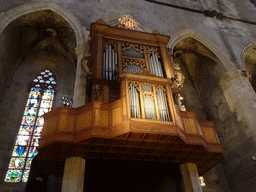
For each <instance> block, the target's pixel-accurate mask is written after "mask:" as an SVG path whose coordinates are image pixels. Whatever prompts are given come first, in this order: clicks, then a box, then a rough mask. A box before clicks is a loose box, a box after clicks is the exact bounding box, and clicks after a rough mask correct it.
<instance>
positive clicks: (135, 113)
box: [129, 85, 140, 118]
mask: <svg viewBox="0 0 256 192" xmlns="http://www.w3.org/2000/svg"><path fill="white" fill-rule="evenodd" d="M129 98H130V109H131V117H132V118H139V117H140V101H139V93H138V91H137V89H136V87H135V85H131V86H130V89H129Z"/></svg>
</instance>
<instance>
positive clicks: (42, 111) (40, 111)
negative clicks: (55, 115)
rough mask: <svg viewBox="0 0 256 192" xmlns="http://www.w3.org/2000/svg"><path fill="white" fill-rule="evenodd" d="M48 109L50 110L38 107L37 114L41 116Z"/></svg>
mask: <svg viewBox="0 0 256 192" xmlns="http://www.w3.org/2000/svg"><path fill="white" fill-rule="evenodd" d="M49 111H51V109H49V108H48V109H44V108H40V110H39V113H38V116H40V117H41V116H43V115H44V114H45V113H48V112H49Z"/></svg>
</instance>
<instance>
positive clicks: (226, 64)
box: [168, 29, 235, 72]
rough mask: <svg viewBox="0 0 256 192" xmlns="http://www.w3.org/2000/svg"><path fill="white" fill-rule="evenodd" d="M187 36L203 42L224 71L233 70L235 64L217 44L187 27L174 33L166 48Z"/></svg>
mask: <svg viewBox="0 0 256 192" xmlns="http://www.w3.org/2000/svg"><path fill="white" fill-rule="evenodd" d="M187 37H191V38H193V39H195V40H196V41H198V42H200V43H201V44H203V45H204V46H205V47H207V48H208V49H209V50H210V51H211V52H212V53H213V54H214V55H215V56H216V57H217V58H218V59H219V61H220V62H219V63H218V65H220V67H221V68H222V69H224V71H225V72H227V71H234V70H235V68H234V66H235V65H234V64H233V63H232V62H231V60H230V59H228V57H227V56H226V55H225V54H224V53H223V51H221V49H220V48H219V47H218V46H216V45H215V44H214V43H212V42H211V41H210V40H208V39H207V38H205V37H204V36H202V35H201V34H199V33H197V32H195V31H192V30H189V29H186V30H183V31H181V32H179V33H178V34H175V35H174V36H173V37H172V38H171V39H170V41H169V43H168V48H171V49H173V48H174V47H175V45H176V44H177V43H178V42H179V41H180V40H182V39H184V38H187Z"/></svg>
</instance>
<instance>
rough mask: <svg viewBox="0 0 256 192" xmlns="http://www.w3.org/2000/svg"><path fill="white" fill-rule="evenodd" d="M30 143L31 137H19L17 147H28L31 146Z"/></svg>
mask: <svg viewBox="0 0 256 192" xmlns="http://www.w3.org/2000/svg"><path fill="white" fill-rule="evenodd" d="M29 141H30V136H23V135H18V136H17V139H16V143H15V145H21V146H24V147H25V146H26V145H28V144H29Z"/></svg>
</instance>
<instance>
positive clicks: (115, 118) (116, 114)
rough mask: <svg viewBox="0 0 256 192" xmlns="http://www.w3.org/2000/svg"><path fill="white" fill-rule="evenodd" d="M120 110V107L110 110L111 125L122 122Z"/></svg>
mask: <svg viewBox="0 0 256 192" xmlns="http://www.w3.org/2000/svg"><path fill="white" fill-rule="evenodd" d="M121 117H122V111H121V107H118V108H116V109H114V110H112V125H116V124H119V123H122V118H121Z"/></svg>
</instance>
